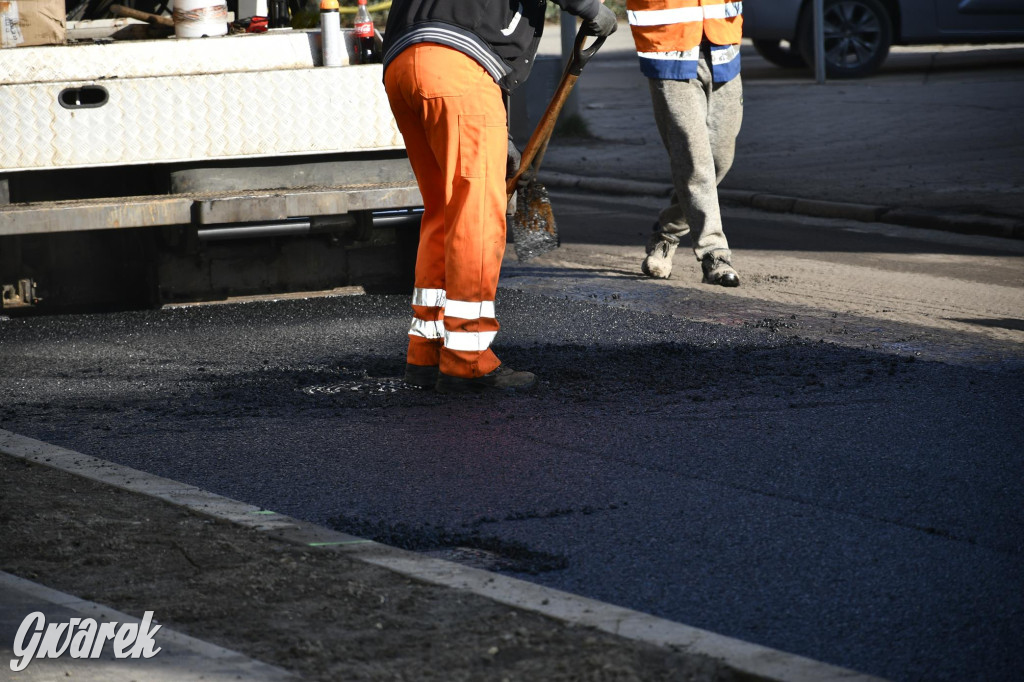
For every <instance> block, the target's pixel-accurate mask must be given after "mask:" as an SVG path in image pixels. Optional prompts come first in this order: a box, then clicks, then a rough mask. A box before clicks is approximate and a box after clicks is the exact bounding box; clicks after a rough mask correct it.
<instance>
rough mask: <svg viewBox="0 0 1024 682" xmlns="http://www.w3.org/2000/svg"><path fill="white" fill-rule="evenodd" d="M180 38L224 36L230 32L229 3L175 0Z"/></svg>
mask: <svg viewBox="0 0 1024 682" xmlns="http://www.w3.org/2000/svg"><path fill="white" fill-rule="evenodd" d="M173 14H174V35H175V36H176V37H178V38H204V37H206V36H222V35H226V34H227V32H228V5H227V3H226V2H223V1H222V0H174V12H173Z"/></svg>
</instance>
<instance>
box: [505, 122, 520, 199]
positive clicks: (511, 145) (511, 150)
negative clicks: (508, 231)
mask: <svg viewBox="0 0 1024 682" xmlns="http://www.w3.org/2000/svg"><path fill="white" fill-rule="evenodd" d="M522 161H523V155H522V154H520V153H519V148H518V147H516V143H515V142H514V141H513V140H512V131H509V133H508V158H507V159H506V161H505V179H506V180H508V179H509V178H511V177H512V176H513V175H515V174H516V171H517V170H519V164H520V163H522ZM518 196H519V192H518V191H516V192H512V198H511V199H509V200H508V205H507V206H506V207H505V215H506V216H512V215H515V213H516V204H517V201H516V199H517V197H518Z"/></svg>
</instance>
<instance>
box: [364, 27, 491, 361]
mask: <svg viewBox="0 0 1024 682" xmlns="http://www.w3.org/2000/svg"><path fill="white" fill-rule="evenodd" d="M384 87H385V89H386V90H387V94H388V100H389V102H390V104H391V110H392V112H393V113H394V115H395V121H396V122H397V123H398V129H399V130H400V131H401V133H402V137H403V138H404V139H405V148H406V150H407V152H408V154H409V162H410V163H411V165H412V169H413V172H414V173H415V174H416V183H417V184H418V185H419V188H420V193H421V194H422V195H423V219H422V222H421V224H420V244H419V251H418V252H417V254H416V279H415V289H414V290H413V298H412V309H413V319H412V325H411V326H410V329H409V350H408V354H407V362H408V363H409V364H411V365H421V366H433V365H437V366H439V367H440V370H441V372H443V373H445V374H448V375H451V376H458V377H478V376H482V375H484V374H487V373H488V372H491V371H492V370H494V369H495V368H497V367H498V366H499V365H500V364H501V361H500V360H498V357H497V356H496V355H495V354H494V352H493V351H492V350H491V348H490V346H491V342H492V341H493V339H494V336H495V334H496V333H497V332H498V321H497V319H495V315H494V294H495V292H496V291H497V289H498V275H499V274H500V271H501V259H502V257H503V256H504V254H505V205H506V199H505V165H506V158H507V153H508V132H507V123H506V118H505V116H506V115H505V106H504V102H503V99H502V94H501V89H500V88H499V87H498V84H497V83H495V82H494V79H493V78H491V76H490V74H488V73H487V71H485V70H484V69H483V67H481V66H480V65H479V64H478V63H477V62H476V61H475V60H473V59H472V58H471V57H468V56H466V55H464V54H462V53H461V52H459V51H458V50H454V49H452V48H449V47H444V46H442V45H437V44H434V43H416V44H413V45H411V46H409V47H407V48H406V49H405V50H403V51H402V52H401V53H400V54H399V55H398V56H397V57H395V58H394V60H392V61H391V63H390V64H389V65H388V68H387V71H386V72H385V74H384Z"/></svg>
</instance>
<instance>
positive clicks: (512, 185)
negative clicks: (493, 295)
mask: <svg viewBox="0 0 1024 682" xmlns="http://www.w3.org/2000/svg"><path fill="white" fill-rule="evenodd" d="M587 37H588V36H587V34H586V33H584V31H583V28H582V27H580V30H579V31H578V32H577V33H576V43H575V45H573V49H572V57H571V58H570V59H569V62H568V63H567V64H566V65H565V71H563V72H562V80H561V81H559V83H558V87H557V88H555V94H554V95H552V96H551V101H550V102H548V108H547V110H546V111H545V112H544V115H543V116H541V119H540V121H539V122H538V123H537V127H536V128H534V129H533V134H532V135H530V139H529V140H528V141H527V142H526V148H525V149H523V154H522V160H521V161H520V163H519V168H518V169H516V172H515V173H514V174H513V175H512V177H510V178H509V179H508V182H507V183H506V185H505V192H506V195H507V196H506V199H508V200H511V199H512V195H513V194H515V193H516V191H517V185H518V184H519V182H520V179H521V178H522V177H523V175H525V174H526V172H527V171H529V173H530V175H529V176H528V177H529V181H528V182H527V184H526V186H525V187H523V188H522V189H519V190H518V192H519V196H518V197H517V198H516V212H515V214H513V215H512V216H511V218H510V220H511V223H510V227H511V228H512V241H513V242H514V243H515V247H516V257H517V258H518V259H519V261H520V262H523V261H528V260H530V259H531V258H534V257H536V256H539V255H541V254H542V253H547V252H548V251H553V250H554V249H557V248H558V243H559V240H558V229H557V228H556V226H555V216H554V214H552V213H551V201H550V199H549V198H548V190H547V188H545V187H544V185H542V184H540V183H539V182H537V169H538V168H540V162H541V160H542V159H543V158H544V152H545V151H547V148H548V141H549V140H550V139H551V132H552V131H553V130H554V129H555V122H556V121H557V120H558V114H559V113H560V112H561V111H562V106H563V105H564V104H565V100H566V99H568V97H569V93H570V92H571V91H572V88H573V86H574V85H576V81H577V80H579V77H580V72H582V71H583V67H584V66H585V65H586V63H587V62H588V61H590V58H591V57H593V56H594V55H595V54H597V51H598V49H600V47H601V45H603V44H604V41H605V39H604V37H601V38H598V39H596V40H595V41H594V43H593V44H592V45H591V46H590V47H588V48H586V49H583V43H584V42H586V39H587Z"/></svg>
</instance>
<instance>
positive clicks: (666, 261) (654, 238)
mask: <svg viewBox="0 0 1024 682" xmlns="http://www.w3.org/2000/svg"><path fill="white" fill-rule="evenodd" d="M678 246H679V242H678V241H675V242H673V241H669V240H668V239H666V238H665V235H663V234H661V233H660V232H655V233H654V234H652V235H651V239H650V241H649V242H647V258H644V262H643V263H641V264H640V269H641V270H642V271H643V273H644V274H645V275H647V276H648V277H657V278H659V279H668V276H669V275H671V274H672V257H673V256H674V255H675V253H676V248H677V247H678Z"/></svg>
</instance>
